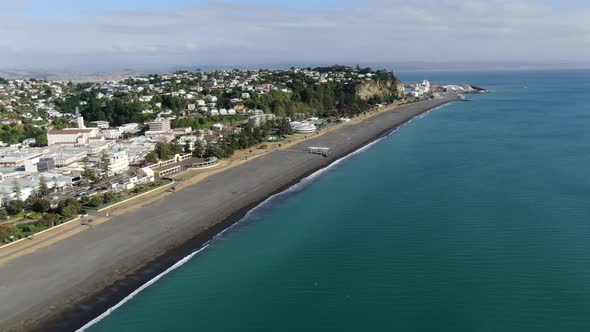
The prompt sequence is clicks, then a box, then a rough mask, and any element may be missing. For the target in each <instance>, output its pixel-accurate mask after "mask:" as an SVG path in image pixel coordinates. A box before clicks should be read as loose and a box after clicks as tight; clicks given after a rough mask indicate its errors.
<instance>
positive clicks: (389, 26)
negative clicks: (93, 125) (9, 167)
mask: <svg viewBox="0 0 590 332" xmlns="http://www.w3.org/2000/svg"><path fill="white" fill-rule="evenodd" d="M16 2H17V0H10V1H8V2H7V1H6V0H0V6H1V5H2V4H4V3H16ZM0 8H1V7H0ZM589 18H590V8H582V9H581V10H577V11H575V12H574V11H567V10H565V9H563V7H557V4H556V5H555V6H550V5H548V4H539V3H538V2H532V1H527V0H515V1H508V0H462V1H459V0H422V1H400V0H368V1H365V2H358V3H356V4H355V5H348V6H346V7H337V6H335V5H334V6H332V7H330V8H324V7H322V8H316V9H309V8H307V9H303V8H299V9H296V8H287V7H282V6H279V5H260V4H259V5H257V4H244V3H225V2H215V3H213V2H212V3H204V4H199V5H194V6H192V7H186V8H181V9H172V10H162V9H136V10H119V11H114V10H111V11H104V10H103V11H98V12H97V11H95V12H85V11H84V10H80V15H79V16H78V17H73V18H67V19H64V18H50V17H47V18H42V19H39V18H34V19H32V18H27V16H26V15H18V14H14V15H9V16H5V17H3V19H2V20H0V48H1V49H4V50H7V51H6V52H3V53H2V54H0V63H3V64H4V65H5V66H7V65H8V66H28V67H30V66H34V65H38V66H54V67H63V66H67V65H89V64H91V65H94V66H97V67H100V66H101V65H104V66H107V65H108V66H112V65H117V64H118V65H120V66H121V67H124V66H131V65H135V66H137V65H145V66H173V65H205V64H261V63H277V64H278V63H305V62H313V63H318V62H323V63H334V62H347V63H368V62H382V63H383V62H387V63H394V62H397V61H453V60H458V61H547V60H561V61H582V60H586V59H587V58H588V55H589V54H590V27H589V26H588V25H587V24H586V22H587V21H588V19H589Z"/></svg>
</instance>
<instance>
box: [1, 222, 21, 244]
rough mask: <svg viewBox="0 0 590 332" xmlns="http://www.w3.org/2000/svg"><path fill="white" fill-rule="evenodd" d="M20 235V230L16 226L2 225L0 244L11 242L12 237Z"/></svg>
mask: <svg viewBox="0 0 590 332" xmlns="http://www.w3.org/2000/svg"><path fill="white" fill-rule="evenodd" d="M17 233H18V228H17V227H16V226H14V225H0V243H3V242H7V241H9V240H8V239H9V238H10V237H11V236H14V235H16V234H17Z"/></svg>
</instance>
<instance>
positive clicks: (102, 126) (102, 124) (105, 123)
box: [91, 121, 109, 129]
mask: <svg viewBox="0 0 590 332" xmlns="http://www.w3.org/2000/svg"><path fill="white" fill-rule="evenodd" d="M91 124H92V126H93V127H95V128H100V129H107V128H108V127H109V122H108V121H92V122H91Z"/></svg>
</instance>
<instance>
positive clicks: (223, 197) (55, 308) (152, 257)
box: [0, 95, 457, 331]
mask: <svg viewBox="0 0 590 332" xmlns="http://www.w3.org/2000/svg"><path fill="white" fill-rule="evenodd" d="M455 100H457V96H456V95H447V96H445V97H444V98H442V99H435V100H428V101H422V102H418V103H414V104H409V105H405V106H401V107H398V108H395V109H394V110H393V111H389V112H384V113H380V114H378V115H375V116H373V117H370V118H367V119H366V120H363V121H361V122H360V123H358V124H356V125H351V126H346V127H342V128H339V129H337V130H334V131H333V132H330V133H327V134H324V135H321V136H318V137H317V138H312V139H310V140H307V141H305V142H303V143H300V144H298V145H295V146H293V147H291V148H290V149H289V150H276V151H273V152H270V153H268V154H266V155H264V156H261V157H258V158H256V159H253V160H251V161H248V162H246V163H243V164H241V165H238V166H236V167H233V168H229V169H227V170H224V171H223V172H219V173H217V174H213V175H211V176H209V177H207V178H206V179H204V180H202V181H200V182H199V183H197V184H195V185H192V186H189V187H188V188H186V189H183V190H182V191H178V192H175V193H172V194H170V195H168V196H167V197H165V198H163V199H161V200H159V201H156V202H153V203H151V204H149V205H146V206H144V207H142V208H141V209H137V210H135V211H130V212H128V213H125V214H123V215H120V216H116V217H114V218H113V219H112V220H111V221H109V222H107V223H103V224H99V225H96V226H94V227H92V228H91V229H89V230H87V231H84V232H81V233H78V234H75V235H73V236H71V237H70V238H67V239H65V240H63V241H61V242H58V243H55V244H53V245H51V246H49V247H47V248H45V249H43V250H40V251H38V252H34V253H32V254H29V255H25V256H21V257H18V258H15V259H14V260H12V261H10V262H7V263H6V264H3V265H0V327H1V329H0V330H2V331H29V330H30V331H39V330H50V331H68V330H75V329H76V328H78V327H80V326H82V325H84V323H86V322H87V321H89V320H91V319H92V318H94V317H96V316H98V315H99V314H100V313H102V312H104V311H105V310H106V309H108V308H110V307H111V306H113V305H114V304H115V303H117V302H118V301H120V300H121V299H122V298H124V297H125V296H126V295H127V294H129V293H131V292H132V291H133V290H134V289H136V288H138V287H139V286H140V285H141V284H143V283H145V282H146V281H147V280H149V279H151V278H152V277H154V276H155V275H157V274H158V273H160V272H162V271H164V270H165V269H166V268H168V267H169V266H171V265H172V264H174V263H175V262H176V261H177V260H178V259H180V258H181V257H183V256H185V255H187V254H188V253H190V252H191V251H193V250H195V249H198V248H199V247H200V246H202V245H203V244H204V243H206V242H207V241H208V240H210V239H211V238H212V237H213V236H215V235H216V234H217V233H219V232H220V231H222V230H223V229H225V228H227V227H228V226H230V225H232V224H233V223H235V222H236V221H238V220H239V219H240V218H241V216H243V215H244V213H245V212H247V211H248V210H249V209H251V208H252V207H254V206H255V205H257V204H258V203H260V202H261V201H263V200H265V199H266V198H267V197H269V196H270V195H272V194H274V193H277V192H280V191H282V190H284V189H285V188H287V187H289V186H290V185H292V184H293V183H295V182H297V181H298V180H300V179H301V178H303V177H305V176H307V175H309V174H311V173H312V172H314V171H316V170H318V169H320V168H323V167H325V166H327V165H328V164H330V163H331V162H333V161H335V160H337V159H339V158H341V157H342V156H344V155H346V154H349V153H350V152H352V151H354V150H356V149H358V148H360V147H362V146H363V145H366V144H367V143H369V142H371V141H373V140H375V139H376V138H378V137H380V136H382V135H384V134H385V133H387V132H389V131H390V130H391V129H393V128H396V127H397V126H399V125H401V124H403V123H405V122H407V121H408V120H410V119H411V118H413V117H415V116H417V115H419V114H421V113H424V112H425V111H428V110H430V109H432V108H435V107H437V106H441V105H443V104H446V103H448V102H451V101H455ZM309 146H325V147H329V148H330V149H331V150H330V155H329V156H328V157H322V156H318V155H313V154H309V153H304V152H298V151H296V150H301V151H304V150H306V149H307V147H309Z"/></svg>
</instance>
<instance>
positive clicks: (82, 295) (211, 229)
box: [0, 95, 458, 331]
mask: <svg viewBox="0 0 590 332" xmlns="http://www.w3.org/2000/svg"><path fill="white" fill-rule="evenodd" d="M457 100H458V98H457V97H456V95H447V96H446V97H445V98H444V99H441V100H431V101H424V102H421V103H417V104H412V105H408V106H401V107H399V108H396V109H394V110H390V111H386V112H383V113H379V114H377V115H375V116H372V117H368V118H366V119H364V120H362V121H360V122H359V123H357V124H354V125H352V126H350V127H344V128H338V129H336V130H335V131H334V132H331V133H327V134H325V136H331V137H326V138H325V139H323V138H324V137H323V136H320V137H318V138H314V137H312V138H310V141H314V140H315V141H328V142H333V143H334V144H339V145H338V149H337V150H336V151H335V153H334V154H333V155H332V154H331V155H330V156H329V158H324V159H317V158H316V159H313V160H312V159H311V158H313V156H312V157H310V156H309V155H308V154H305V155H303V154H298V155H297V156H295V157H294V155H293V154H290V155H287V154H286V152H285V151H273V152H271V153H269V154H274V155H273V156H271V157H267V156H261V157H260V159H265V158H268V159H271V158H274V159H277V160H282V159H289V158H292V159H296V160H297V161H298V162H299V163H300V167H297V165H295V166H294V167H293V168H292V169H287V170H285V171H284V172H286V173H285V174H282V176H281V178H280V180H281V182H279V186H278V187H276V186H275V187H271V186H270V185H269V184H266V186H265V185H264V184H262V185H260V187H262V188H257V187H254V188H244V191H245V194H248V193H250V194H251V193H252V192H256V193H257V194H259V196H258V197H253V199H252V200H250V201H249V202H247V204H241V205H240V204H238V203H239V202H238V203H236V204H237V205H236V206H234V208H233V209H232V210H231V211H221V212H218V213H215V212H217V211H214V212H211V213H210V214H212V215H214V216H211V217H210V218H214V217H217V216H221V217H220V218H219V219H217V221H211V220H210V219H208V220H207V222H208V223H205V225H200V226H206V227H201V228H200V229H198V230H197V231H196V232H195V231H194V228H195V227H196V226H199V225H195V224H198V223H197V222H191V221H190V220H189V223H188V224H187V223H185V224H184V226H186V228H192V230H189V229H187V231H188V232H185V230H184V229H183V230H182V231H183V232H184V233H189V232H190V234H193V235H192V236H185V238H174V237H172V238H171V239H168V240H169V241H168V242H170V243H169V245H168V246H165V245H164V246H163V247H164V249H165V250H162V249H161V248H160V249H159V250H158V249H156V248H152V247H155V246H156V245H154V246H150V245H149V244H146V242H145V241H147V240H146V239H148V240H149V239H153V238H156V239H157V235H158V234H156V236H155V237H154V234H153V233H157V231H156V230H154V231H153V232H152V233H149V232H146V234H145V236H143V238H142V239H141V240H142V241H143V242H142V243H143V247H144V249H145V250H146V251H151V252H150V254H151V255H147V256H149V257H150V259H143V260H141V259H138V260H136V259H135V258H136V257H135V256H140V255H139V252H138V253H137V254H136V255H133V253H131V254H129V256H128V257H118V261H119V262H120V263H121V262H122V263H124V264H125V263H127V270H123V271H119V270H118V269H116V270H115V273H113V272H112V270H110V269H109V268H108V267H107V268H106V271H103V270H104V269H99V271H97V272H96V274H98V275H99V276H94V278H99V279H100V280H98V282H96V280H95V282H94V283H93V282H83V283H80V284H72V285H68V286H66V287H64V288H70V291H69V292H67V291H66V292H64V293H66V294H68V293H69V294H70V296H69V297H68V296H65V298H64V300H65V301H64V302H65V303H66V304H67V305H65V306H60V309H61V310H59V309H57V308H56V305H55V304H54V305H53V306H52V305H51V303H56V301H55V300H53V301H51V302H50V303H49V305H48V303H47V302H41V303H39V304H38V305H35V306H33V307H31V308H29V310H27V311H26V312H27V316H29V318H30V317H41V318H39V319H38V320H36V321H27V322H25V321H23V320H22V318H21V320H20V321H19V320H18V318H19V315H16V317H13V318H12V319H10V320H9V321H8V322H6V321H5V322H1V321H0V323H1V324H4V323H8V324H10V325H7V326H5V329H4V330H6V331H12V330H23V329H24V330H39V329H41V330H46V331H67V330H76V329H78V328H80V327H82V326H84V325H85V324H86V323H88V322H90V321H91V320H93V319H95V318H96V317H98V316H100V315H101V314H103V313H104V312H105V311H107V310H108V309H109V308H112V307H113V306H115V305H116V304H118V303H119V302H120V301H121V300H123V299H124V298H126V297H127V296H128V295H129V294H131V293H133V292H134V291H136V290H137V289H138V288H140V287H141V286H142V285H144V284H146V283H147V282H149V281H150V280H152V279H153V278H155V277H157V276H158V275H160V274H161V273H162V272H164V271H166V270H167V269H169V268H170V267H171V266H173V265H174V264H177V263H178V262H179V261H180V260H181V259H183V258H185V257H186V256H188V255H191V254H193V253H194V252H195V251H198V250H201V249H202V248H204V246H206V245H207V244H208V243H209V242H210V241H211V240H212V239H214V238H215V237H216V236H218V235H219V234H221V233H223V232H225V231H228V230H231V228H232V227H233V226H234V225H236V224H238V222H239V221H241V220H242V219H244V216H245V215H246V214H247V213H248V212H249V211H251V210H252V209H253V208H255V207H257V206H259V205H260V204H261V203H263V202H265V201H266V200H268V199H269V198H270V197H272V196H275V195H277V194H279V193H281V192H284V191H285V190H287V189H289V188H291V187H293V186H294V185H296V184H298V183H300V182H301V180H302V179H305V178H307V177H309V176H310V175H311V174H313V173H315V172H318V171H319V170H321V169H324V168H326V167H330V165H332V164H333V163H334V162H336V161H338V160H341V159H342V158H345V157H347V156H349V155H351V154H353V153H354V152H355V151H358V150H360V149H362V148H364V147H366V146H367V145H369V144H371V143H372V142H375V141H377V140H379V139H381V138H383V137H385V136H387V135H389V134H390V133H391V132H393V131H395V130H396V129H397V128H399V127H400V126H402V125H403V124H405V123H407V122H409V121H411V120H412V119H414V118H415V117H417V116H420V115H421V114H424V113H426V112H428V111H431V110H433V109H435V108H438V107H440V106H443V105H445V104H448V103H450V102H454V101H457ZM404 111H407V113H404V114H401V115H399V113H400V112H404ZM392 113H398V114H397V115H399V119H397V118H396V116H394V115H392ZM387 114H389V118H391V119H390V121H392V122H391V123H388V124H379V123H377V124H376V123H374V122H373V121H374V119H375V118H377V117H381V118H386V117H388V115H387ZM396 119H397V120H396ZM363 126H367V127H369V126H372V127H373V128H369V129H373V132H368V133H365V134H364V135H363V134H358V132H361V131H362V127H363ZM348 128H355V129H348ZM379 128H381V129H379ZM369 129H367V130H369ZM347 130H348V131H349V132H353V133H352V134H351V135H350V136H349V137H347V136H346V134H347V133H346V131H347ZM377 130H378V131H377ZM355 133H356V136H354V135H353V134H355ZM346 138H348V139H349V140H350V142H349V144H346V142H344V143H343V141H342V140H343V139H346ZM353 138H356V139H358V140H357V141H353ZM302 144H307V142H302V143H299V144H298V145H302ZM281 158H282V159H281ZM322 158H323V157H322ZM257 159H258V158H257ZM253 161H254V160H253ZM261 163H263V161H260V160H259V161H258V162H257V164H261ZM249 164H250V166H248V165H249ZM252 164H254V163H253V162H247V163H244V164H243V165H245V166H243V167H241V168H243V169H239V170H235V171H234V170H232V169H228V170H227V171H223V172H221V173H220V175H222V176H223V175H224V174H225V173H230V172H231V173H237V174H236V175H233V176H234V177H235V176H240V174H241V175H244V174H249V173H248V171H250V170H249V169H248V168H252V167H253V165H252ZM287 164H288V161H287ZM302 165H305V168H304V167H303V166H302ZM240 166H242V165H240ZM266 167H269V168H272V165H271V166H266ZM236 168H239V166H237V167H236ZM273 171H275V172H276V170H273ZM289 171H291V174H289ZM212 177H214V178H216V179H217V178H218V177H216V176H212ZM228 177H230V178H231V177H232V175H229V174H228ZM211 181H212V182H215V179H207V180H205V181H203V182H204V183H203V184H200V183H197V184H195V185H193V186H192V187H199V188H197V189H194V190H192V191H194V192H195V193H197V192H198V193H201V192H202V191H203V190H199V189H207V188H202V187H207V185H208V182H211ZM218 182H222V183H221V184H219V185H221V187H223V185H226V186H227V185H228V183H229V184H231V183H232V182H231V179H230V180H229V181H226V180H224V181H222V180H218ZM242 182H247V181H242ZM271 182H272V181H271ZM238 187H239V186H238ZM265 189H270V190H266V191H265V192H263V191H264V190H265ZM227 191H228V190H227V189H226V190H225V192H224V193H220V194H219V195H220V197H222V198H224V197H227V196H228V193H227ZM262 192H263V193H262ZM234 194H236V192H231V193H230V195H229V196H230V197H231V196H233V195H234ZM179 195H182V196H183V197H182V199H184V200H185V201H186V198H187V195H188V196H189V197H190V196H191V193H189V192H188V191H187V192H186V193H184V194H183V193H179V194H178V196H179ZM172 200H174V197H165V198H163V199H162V201H172ZM236 200H239V199H236ZM242 201H247V199H242ZM164 203H166V202H164ZM167 203H170V204H172V205H173V204H175V203H174V202H167ZM162 204H163V203H162V202H153V203H151V204H149V205H148V206H156V205H162ZM212 204H213V207H212ZM178 205H182V203H178ZM203 205H205V206H209V207H212V209H213V210H215V208H216V206H214V205H215V204H214V203H211V202H205V203H203ZM237 206H239V207H238V208H236V207H237ZM230 208H231V207H225V209H226V210H227V209H230ZM146 209H147V207H146ZM220 210H224V207H223V206H222V207H221V208H220ZM173 212H174V211H173ZM227 212H229V213H227ZM224 214H225V215H224ZM129 215H130V216H121V217H119V219H123V220H120V222H121V223H125V222H126V221H125V219H127V220H129V219H133V217H134V215H136V216H137V215H139V216H141V215H142V213H141V211H135V212H131V213H129ZM164 215H166V214H164ZM166 216H168V215H166ZM179 217H184V216H180V215H179ZM136 219H137V218H136ZM129 222H130V223H131V222H135V223H136V224H137V222H138V221H137V220H134V221H129ZM114 223H117V221H116V220H115V221H111V222H109V223H106V224H105V225H112V224H114ZM152 223H155V221H154V222H152ZM134 226H137V225H133V226H127V228H126V230H128V228H129V227H134ZM158 226H160V227H162V226H163V225H158ZM189 226H190V227H189ZM107 227H108V226H107ZM115 227H116V226H111V227H110V228H115ZM118 227H121V226H120V225H119V226H118ZM105 228H106V227H105ZM164 229H166V230H168V229H169V226H168V227H164ZM176 233H178V231H176ZM76 236H77V237H82V236H80V235H76ZM88 236H89V237H90V236H91V235H88ZM111 238H113V236H111ZM93 240H94V238H93ZM107 240H108V239H105V242H106V241H107ZM116 240H119V239H116ZM112 241H113V242H115V240H112ZM129 241H132V240H131V239H129ZM64 242H66V244H63V245H62V244H57V245H55V247H60V246H61V247H66V246H67V244H69V243H71V242H75V240H71V241H70V239H66V240H64ZM101 242H102V241H101ZM138 246H139V245H138ZM47 249H54V248H47ZM55 250H57V249H55ZM112 251H114V250H112ZM31 255H37V256H42V253H39V254H31ZM143 256H146V255H145V253H144V255H143ZM17 259H19V258H17ZM31 259H32V258H31ZM57 259H58V258H56V260H57ZM22 260H24V259H22ZM62 260H63V259H62ZM134 264H135V266H133V265H134ZM8 265H12V264H8ZM113 265H114V264H113ZM109 270H110V271H109ZM1 271H2V269H1V268H0V272H1ZM105 272H106V273H105ZM23 273H26V271H24V272H23ZM101 273H103V274H104V275H102V276H100V274H101ZM80 274H82V273H80ZM55 278H57V276H56V277H55ZM93 284H94V285H93ZM96 284H99V285H100V284H102V287H100V286H97V285H96ZM62 287H63V286H62ZM93 287H94V288H93ZM76 292H77V294H75V295H77V297H76V296H75V295H74V294H72V293H76ZM0 294H2V293H1V292H0ZM31 295H34V294H29V296H31ZM59 295H61V296H64V295H65V294H59ZM59 295H57V296H58V297H59ZM72 295H73V296H72ZM31 297H32V296H31ZM35 311H37V312H38V313H39V315H35V313H36V312H35ZM56 311H59V312H56ZM0 313H1V312H0ZM20 317H22V316H20ZM4 330H3V331H4Z"/></svg>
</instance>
